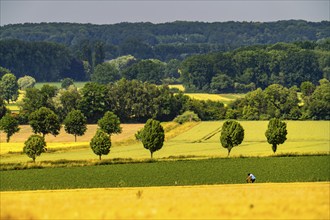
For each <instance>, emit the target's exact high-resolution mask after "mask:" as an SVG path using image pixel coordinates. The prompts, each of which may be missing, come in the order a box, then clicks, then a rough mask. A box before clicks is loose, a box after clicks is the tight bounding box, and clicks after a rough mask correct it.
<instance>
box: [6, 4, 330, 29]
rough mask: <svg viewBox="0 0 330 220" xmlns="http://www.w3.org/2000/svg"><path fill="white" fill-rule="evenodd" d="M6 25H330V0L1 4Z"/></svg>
mask: <svg viewBox="0 0 330 220" xmlns="http://www.w3.org/2000/svg"><path fill="white" fill-rule="evenodd" d="M0 2H1V4H0V7H1V8H0V19H1V20H0V25H1V26H3V25H7V24H16V23H26V22H29V23H40V22H75V23H92V24H114V23H120V22H152V23H165V22H173V21H177V20H180V21H204V22H223V21H248V22H250V21H253V22H268V21H278V20H289V19H302V20H307V21H314V22H318V21H323V20H327V21H329V20H330V12H329V10H330V0H254V1H251V0H206V1H198V0H193V1H191V0H179V1H178V0H176V1H175V0H163V1H161V0H159V1H157V0H145V1H141V0H38V1H35V0H0Z"/></svg>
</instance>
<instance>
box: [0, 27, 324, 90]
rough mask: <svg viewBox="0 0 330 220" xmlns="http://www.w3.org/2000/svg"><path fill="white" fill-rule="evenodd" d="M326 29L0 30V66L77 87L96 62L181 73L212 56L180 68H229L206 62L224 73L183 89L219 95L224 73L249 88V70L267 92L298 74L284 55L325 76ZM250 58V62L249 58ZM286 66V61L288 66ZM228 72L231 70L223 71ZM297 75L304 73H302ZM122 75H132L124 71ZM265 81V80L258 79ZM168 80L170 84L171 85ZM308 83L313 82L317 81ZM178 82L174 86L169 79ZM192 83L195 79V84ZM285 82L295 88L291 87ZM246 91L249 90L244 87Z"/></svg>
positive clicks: (158, 81) (19, 74)
mask: <svg viewBox="0 0 330 220" xmlns="http://www.w3.org/2000/svg"><path fill="white" fill-rule="evenodd" d="M329 27H330V22H328V21H323V22H307V21H303V20H288V21H277V22H264V23H260V22H215V23H204V22H185V21H177V22H172V23H163V24H152V23H119V24H113V25H93V24H77V23H39V24H31V23H25V24H15V25H5V26H1V27H0V66H1V67H4V68H7V69H9V70H10V71H11V72H12V73H14V74H15V75H16V76H17V77H21V76H24V75H30V76H33V77H34V78H35V79H36V80H37V81H39V82H42V81H60V80H61V79H63V78H66V77H70V78H72V79H74V80H76V81H89V80H90V79H91V78H92V77H91V75H92V74H93V73H94V70H95V68H96V67H97V65H98V64H101V63H103V62H104V61H109V60H114V59H117V58H118V57H123V56H127V55H131V56H133V57H134V61H141V60H149V59H152V60H159V61H160V62H163V63H165V64H168V63H171V65H170V66H171V68H173V64H175V65H176V66H174V67H178V66H179V63H181V62H182V61H185V60H186V59H189V58H190V57H191V56H192V55H201V54H214V53H218V54H219V55H218V57H217V55H210V56H207V57H198V58H190V59H189V60H188V61H186V62H183V63H184V65H183V66H184V68H188V69H191V65H189V63H192V62H194V59H195V60H197V59H202V60H205V59H206V60H205V62H206V63H205V64H203V65H204V66H205V65H213V64H210V61H209V60H208V59H209V58H210V59H211V60H212V59H213V60H214V59H222V58H223V59H224V60H225V61H223V62H231V65H232V66H228V67H223V65H225V64H224V63H222V64H219V63H218V62H221V61H211V62H213V63H214V64H216V65H218V66H219V65H220V66H221V68H219V67H214V68H213V70H208V71H211V72H212V73H204V74H208V75H211V76H207V77H206V79H204V81H205V82H201V85H194V83H193V82H187V81H189V80H190V79H186V80H184V83H185V85H186V87H187V88H188V89H191V90H204V91H210V92H212V91H213V92H217V90H219V86H215V85H216V84H217V82H214V83H213V87H214V86H215V88H211V85H210V84H211V80H212V77H213V76H215V75H218V76H217V77H216V78H215V79H214V80H215V81H218V79H219V78H223V77H224V76H223V75H229V76H230V77H232V76H235V77H234V78H235V79H234V81H235V82H234V83H241V81H242V80H244V82H245V84H249V83H251V82H249V76H246V75H251V74H253V73H251V72H254V71H257V72H258V71H259V72H260V71H261V72H262V73H254V74H257V75H258V74H259V75H260V74H261V75H263V74H266V75H267V79H266V80H265V79H263V80H261V81H262V82H260V80H252V82H253V83H254V84H255V86H256V87H259V86H261V87H264V86H266V85H267V82H264V81H270V78H271V76H273V77H272V80H271V81H281V80H282V81H283V79H280V80H277V79H274V78H283V77H282V76H279V74H280V73H281V74H284V75H285V74H287V72H291V71H295V70H294V68H293V67H288V66H285V65H286V64H282V63H283V62H285V61H286V56H287V57H289V58H291V57H292V56H291V55H293V57H292V59H295V60H296V59H297V58H298V59H300V58H303V59H305V58H306V59H309V58H310V59H311V61H309V62H310V63H311V62H313V63H314V62H315V59H318V63H317V64H313V67H312V68H313V73H311V74H314V72H315V74H316V75H317V76H316V78H317V77H318V76H319V75H320V74H321V73H320V71H322V74H323V76H324V74H328V71H329V70H327V69H326V63H329V61H328V58H324V57H325V56H328V55H329V54H328V53H324V51H329V47H330V46H329V37H330V28H329ZM279 42H282V43H283V42H284V43H289V45H284V46H283V45H281V44H280V45H278V43H279ZM247 48H249V49H247ZM241 50H244V51H246V50H248V52H246V53H245V52H243V51H241ZM233 51H236V52H233ZM250 51H253V52H250ZM274 51H275V52H274ZM311 51H312V52H311ZM316 51H317V52H316ZM320 51H322V52H320ZM226 52H229V55H228V54H225V53H226ZM259 52H261V54H260V55H259ZM241 53H243V54H241ZM244 53H245V54H244ZM250 54H251V56H252V58H246V57H247V56H248V57H249V56H250ZM256 54H258V55H256ZM212 56H213V57H212ZM320 57H321V58H320ZM319 58H320V59H319ZM248 59H254V60H255V62H251V64H246V62H250V61H249V60H248ZM269 60H271V61H269ZM130 61H132V60H130ZM268 61H269V62H270V63H269V62H268ZM233 62H234V64H233ZM235 62H236V63H235ZM256 62H258V63H259V64H260V62H261V64H260V65H271V66H270V67H265V68H266V69H265V70H263V69H260V68H263V67H257V68H258V70H253V68H252V69H251V66H252V65H255V64H256ZM287 62H288V63H290V61H287ZM133 63H134V62H130V63H129V64H130V65H131V64H133ZM277 63H280V65H281V66H279V65H278V64H277ZM193 65H195V64H193ZM233 65H234V66H237V65H242V67H239V68H240V69H239V70H238V69H237V68H236V67H235V68H234V67H233ZM301 65H308V63H306V62H305V63H303V64H301ZM140 66H141V65H140ZM273 66H274V67H273ZM126 67H128V66H126ZM233 68H234V69H233ZM317 69H319V70H317ZM232 70H233V71H232ZM219 71H220V72H219ZM228 71H232V72H231V73H228ZM297 71H298V72H299V71H302V70H301V68H300V69H299V70H297ZM324 71H325V72H326V73H324ZM295 74H296V73H295ZM127 75H131V74H130V73H127V71H126V76H127ZM133 75H134V74H133ZM173 75H174V76H173ZM219 75H220V76H219ZM239 75H244V77H241V76H239ZM298 75H300V73H298ZM160 77H161V79H156V80H153V81H152V82H155V83H158V84H159V83H161V82H160V81H164V79H167V80H165V81H166V82H173V77H174V78H178V77H179V75H178V73H177V72H173V71H172V72H171V73H167V74H166V73H165V74H164V75H162V71H160ZM265 77H266V76H265V75H263V76H262V77H261V78H265ZM131 78H132V77H131ZM139 78H142V79H143V78H144V77H137V79H139ZM169 78H172V80H170V81H169V80H168V79H169ZM246 78H247V79H246ZM252 78H253V77H252ZM254 78H258V77H254ZM291 78H292V79H289V81H292V80H295V78H297V77H296V76H292V77H291ZM307 78H308V77H307ZM311 80H312V81H313V82H316V81H317V80H319V79H316V81H315V80H314V79H311ZM175 81H177V80H176V79H174V82H175ZM190 81H194V79H192V80H190ZM300 81H302V80H300ZM285 83H286V84H287V85H290V84H292V83H291V82H285ZM251 86H253V85H250V86H248V88H250V87H251ZM220 87H223V85H221V86H220ZM225 87H226V86H225ZM236 87H237V86H236ZM238 87H239V88H240V89H242V88H243V90H244V85H243V86H241V85H238ZM221 90H236V89H235V88H234V89H233V86H229V88H227V87H226V88H223V89H221ZM238 90H239V89H238Z"/></svg>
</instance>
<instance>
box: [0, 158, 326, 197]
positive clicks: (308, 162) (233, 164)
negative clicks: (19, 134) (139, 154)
mask: <svg viewBox="0 0 330 220" xmlns="http://www.w3.org/2000/svg"><path fill="white" fill-rule="evenodd" d="M329 158H330V156H329V155H325V156H296V157H260V158H235V159H227V158H216V159H206V160H183V161H163V162H162V161H158V162H149V163H132V164H115V165H99V166H86V167H70V168H44V169H28V170H12V171H1V185H0V191H8V190H9V191H11V190H38V189H70V188H99V187H102V188H105V187H135V186H139V187H146V186H170V185H204V184H229V183H230V184H233V183H244V182H245V178H246V175H247V173H249V172H252V173H253V174H255V176H256V177H257V182H258V183H265V182H311V181H329V180H330V176H329V175H330V174H329Z"/></svg>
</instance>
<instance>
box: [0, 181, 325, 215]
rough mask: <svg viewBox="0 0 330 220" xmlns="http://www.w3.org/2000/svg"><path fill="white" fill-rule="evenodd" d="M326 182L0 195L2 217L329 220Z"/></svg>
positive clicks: (31, 192) (6, 193) (56, 191)
mask: <svg viewBox="0 0 330 220" xmlns="http://www.w3.org/2000/svg"><path fill="white" fill-rule="evenodd" d="M329 189H330V183H329V182H317V183H262V184H261V183H259V184H234V185H202V186H170V187H146V188H105V189H77V190H55V191H24V192H22V191H20V192H0V194H1V197H0V198H1V203H0V204H1V216H0V217H1V219H233V218H235V219H329V216H330V215H329V214H330V213H329V209H330V200H329V198H330V194H329Z"/></svg>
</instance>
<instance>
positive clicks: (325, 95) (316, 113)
mask: <svg viewBox="0 0 330 220" xmlns="http://www.w3.org/2000/svg"><path fill="white" fill-rule="evenodd" d="M304 101H305V105H304V114H305V115H304V117H305V118H311V119H316V120H329V119H330V82H329V81H328V80H326V79H322V80H320V85H319V86H317V87H316V89H315V90H314V92H313V93H312V94H311V95H310V96H306V97H304Z"/></svg>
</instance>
